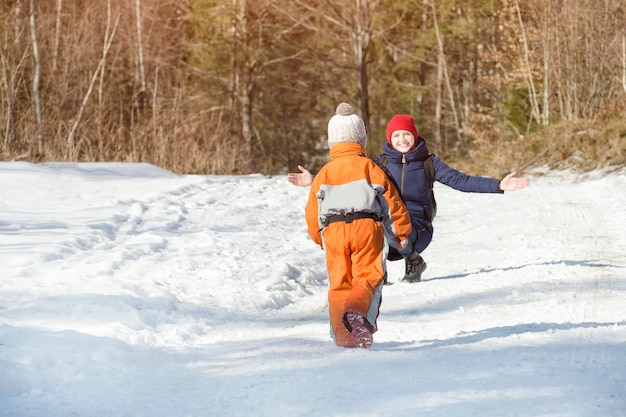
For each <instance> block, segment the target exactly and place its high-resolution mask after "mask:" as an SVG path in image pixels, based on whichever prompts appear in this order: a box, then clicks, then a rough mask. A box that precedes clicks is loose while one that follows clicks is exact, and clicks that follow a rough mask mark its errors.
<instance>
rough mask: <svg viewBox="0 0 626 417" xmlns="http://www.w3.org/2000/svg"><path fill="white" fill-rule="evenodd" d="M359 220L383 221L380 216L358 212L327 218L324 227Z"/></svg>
mask: <svg viewBox="0 0 626 417" xmlns="http://www.w3.org/2000/svg"><path fill="white" fill-rule="evenodd" d="M358 219H372V220H374V221H376V222H379V221H381V218H380V216H379V215H377V214H374V213H361V212H356V213H350V214H346V215H341V214H335V215H333V216H328V217H326V221H325V222H324V227H326V226H328V225H329V224H331V223H335V222H346V223H352V220H358Z"/></svg>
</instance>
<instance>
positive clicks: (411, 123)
mask: <svg viewBox="0 0 626 417" xmlns="http://www.w3.org/2000/svg"><path fill="white" fill-rule="evenodd" d="M396 130H407V131H409V132H411V134H412V135H413V137H415V140H416V141H417V138H418V137H419V135H418V132H417V128H416V127H415V120H413V118H412V117H411V116H409V115H406V114H396V115H395V116H393V117H392V118H391V120H390V121H389V123H387V142H389V144H391V135H392V134H393V132H395V131H396Z"/></svg>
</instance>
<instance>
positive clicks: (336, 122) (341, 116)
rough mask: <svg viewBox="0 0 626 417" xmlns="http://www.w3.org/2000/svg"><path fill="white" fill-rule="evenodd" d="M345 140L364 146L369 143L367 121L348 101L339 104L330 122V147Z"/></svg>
mask: <svg viewBox="0 0 626 417" xmlns="http://www.w3.org/2000/svg"><path fill="white" fill-rule="evenodd" d="M344 142H354V143H358V144H360V145H361V146H363V147H365V146H366V145H367V133H366V132H365V123H363V119H361V118H360V117H359V115H357V114H355V113H354V110H353V109H352V106H351V105H349V104H348V103H341V104H339V105H338V106H337V110H335V115H334V116H333V117H331V118H330V120H329V122H328V147H329V148H332V147H333V146H335V145H336V144H338V143H344Z"/></svg>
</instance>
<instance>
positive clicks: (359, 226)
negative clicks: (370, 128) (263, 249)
mask: <svg viewBox="0 0 626 417" xmlns="http://www.w3.org/2000/svg"><path fill="white" fill-rule="evenodd" d="M366 144H367V135H366V132H365V125H364V123H363V120H362V119H361V118H360V117H359V116H358V115H356V114H354V112H353V110H352V107H351V106H350V105H349V104H347V103H341V104H340V105H339V106H338V107H337V111H336V114H335V115H334V116H333V117H332V118H331V119H330V121H329V123H328V145H329V147H330V158H331V160H330V162H328V163H327V164H326V165H324V167H322V169H321V170H320V171H319V173H318V174H317V175H316V176H315V179H314V180H313V183H312V185H311V189H310V191H309V199H308V202H307V205H306V221H307V226H308V231H309V234H310V235H311V238H312V239H313V241H314V242H315V243H317V244H319V245H321V246H322V248H323V249H325V250H326V267H327V270H328V278H329V281H330V286H329V290H328V303H329V308H330V324H331V336H332V337H333V339H334V340H335V343H336V344H337V345H338V346H344V347H362V348H369V347H370V346H371V345H372V341H373V338H372V334H373V333H374V332H376V330H377V325H376V319H377V317H378V313H379V308H380V302H381V295H382V285H383V276H384V274H385V259H386V258H387V251H388V247H387V245H386V243H385V233H384V231H383V228H386V229H387V231H388V233H389V236H393V237H395V239H396V241H397V244H398V246H399V248H400V249H405V248H406V249H409V248H407V243H408V241H407V237H408V235H409V233H410V232H411V219H410V217H409V213H408V211H407V209H406V207H405V205H404V203H403V202H402V199H401V197H400V195H399V193H398V191H397V190H396V188H395V187H394V186H393V185H392V183H391V182H390V181H389V179H388V178H387V176H386V175H385V173H384V172H383V170H382V169H381V168H379V167H378V166H377V165H376V163H375V162H374V161H373V160H371V159H370V158H367V155H366V152H365V146H366ZM411 250H412V249H411Z"/></svg>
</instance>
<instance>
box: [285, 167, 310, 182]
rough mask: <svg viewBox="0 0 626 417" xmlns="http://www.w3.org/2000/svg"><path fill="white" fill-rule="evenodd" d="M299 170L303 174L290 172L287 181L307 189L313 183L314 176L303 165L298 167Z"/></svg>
mask: <svg viewBox="0 0 626 417" xmlns="http://www.w3.org/2000/svg"><path fill="white" fill-rule="evenodd" d="M298 169H299V170H300V171H301V172H290V173H289V174H287V181H289V182H290V183H292V184H293V185H298V186H300V187H307V186H309V185H311V183H312V182H313V175H312V174H311V173H310V172H309V171H308V170H307V169H306V168H304V167H303V166H301V165H298Z"/></svg>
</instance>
